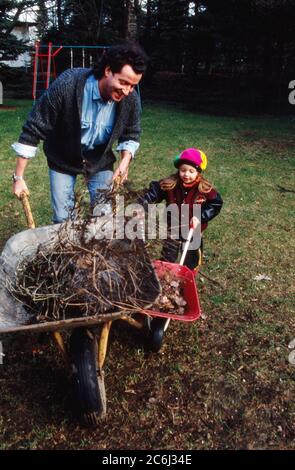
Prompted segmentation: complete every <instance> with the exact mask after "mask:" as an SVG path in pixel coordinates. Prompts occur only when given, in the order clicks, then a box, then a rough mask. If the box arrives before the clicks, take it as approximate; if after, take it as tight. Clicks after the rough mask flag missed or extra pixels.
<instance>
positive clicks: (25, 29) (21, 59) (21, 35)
mask: <svg viewBox="0 0 295 470" xmlns="http://www.w3.org/2000/svg"><path fill="white" fill-rule="evenodd" d="M11 34H14V36H16V37H17V39H21V40H22V41H25V42H26V44H28V45H29V46H33V45H34V42H35V40H36V36H37V30H36V23H33V22H30V21H18V22H17V23H16V25H15V26H14V28H13V30H12V32H11ZM1 63H2V64H5V65H8V66H9V67H24V68H27V67H30V65H31V55H30V52H29V51H26V52H24V53H22V54H20V55H19V56H18V57H17V59H15V60H2V61H1Z"/></svg>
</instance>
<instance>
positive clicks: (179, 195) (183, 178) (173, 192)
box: [139, 148, 222, 269]
mask: <svg viewBox="0 0 295 470" xmlns="http://www.w3.org/2000/svg"><path fill="white" fill-rule="evenodd" d="M174 166H175V167H176V168H177V169H178V172H177V173H176V174H174V175H172V176H169V177H168V178H164V179H161V180H160V181H152V182H151V184H150V188H149V190H148V191H147V192H146V193H145V194H144V196H143V197H142V198H141V199H140V200H139V203H140V204H142V205H143V206H144V208H145V209H147V205H148V204H152V203H159V202H161V201H163V200H165V201H166V204H167V206H168V205H169V204H173V203H174V204H175V203H176V204H177V206H178V207H179V209H181V205H182V204H188V206H189V224H190V226H193V227H194V228H196V226H197V223H198V220H197V219H196V218H195V217H193V206H194V204H201V232H203V231H204V230H205V229H206V228H207V225H208V222H209V221H210V220H212V219H213V218H214V217H216V215H217V214H218V213H219V212H220V209H221V207H222V199H221V196H220V194H218V192H217V191H216V190H215V189H214V188H213V187H212V185H211V184H210V183H209V182H208V181H207V180H205V179H204V178H203V176H202V171H203V170H205V169H206V166H207V157H206V155H205V154H204V152H202V151H201V150H198V149H195V148H189V149H186V150H184V151H183V152H182V153H181V154H180V155H178V156H177V157H176V158H175V160H174ZM179 212H180V213H181V211H179ZM176 223H177V222H176ZM181 223H182V220H181V217H180V218H179V220H178V224H179V225H181ZM172 224H175V220H173V221H171V220H170V221H169V219H168V239H167V240H165V242H164V245H163V249H162V260H164V261H170V262H172V263H174V262H176V260H177V257H178V254H179V249H180V246H181V244H182V242H183V241H184V240H183V239H182V238H181V237H179V239H178V240H175V239H172V238H171V229H172ZM202 250H203V246H202V243H201V244H200V247H199V248H198V249H197V250H189V251H188V252H187V255H186V259H185V262H184V264H185V265H186V266H188V267H189V268H190V269H196V268H197V267H198V266H199V265H200V264H201V254H202Z"/></svg>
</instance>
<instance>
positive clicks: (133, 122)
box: [19, 68, 141, 175]
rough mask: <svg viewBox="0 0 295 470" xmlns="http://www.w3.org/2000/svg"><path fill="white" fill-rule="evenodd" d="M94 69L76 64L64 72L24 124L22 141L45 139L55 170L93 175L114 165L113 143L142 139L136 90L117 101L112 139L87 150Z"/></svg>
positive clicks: (46, 149) (50, 162)
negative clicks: (86, 105)
mask: <svg viewBox="0 0 295 470" xmlns="http://www.w3.org/2000/svg"><path fill="white" fill-rule="evenodd" d="M91 73H92V70H91V69H82V68H76V69H71V70H66V71H65V72H64V73H62V74H61V75H60V76H59V77H58V78H57V79H56V80H55V81H54V82H53V83H52V85H51V86H50V87H49V89H48V90H47V91H46V92H45V93H44V94H43V95H42V96H41V98H40V99H39V100H38V101H37V103H36V104H35V106H34V108H33V110H32V112H31V113H30V115H29V117H28V120H27V121H26V123H25V124H24V126H23V131H22V133H21V135H20V137H19V142H20V143H22V144H26V145H32V146H35V147H36V146H37V145H38V144H39V141H40V140H44V152H45V155H46V157H47V161H48V166H49V168H51V169H52V170H56V171H59V172H61V173H67V174H73V175H76V174H79V173H84V174H88V175H91V174H93V173H96V172H97V171H99V170H106V169H112V167H113V163H114V161H115V160H116V157H115V155H114V153H113V152H112V144H113V143H114V142H115V141H118V142H119V143H121V142H125V141H127V140H134V141H136V142H139V137H140V132H141V129H140V103H139V98H138V95H137V93H136V92H133V93H131V94H129V95H128V96H127V97H125V98H124V99H123V100H122V101H121V102H120V103H118V104H117V109H116V118H115V124H114V128H113V132H112V134H111V137H110V140H109V142H108V143H106V144H104V145H99V146H97V147H95V148H94V149H93V150H90V151H87V150H85V149H83V148H82V146H81V113H82V100H83V91H84V85H85V81H86V79H87V78H88V77H89V75H90V74H91Z"/></svg>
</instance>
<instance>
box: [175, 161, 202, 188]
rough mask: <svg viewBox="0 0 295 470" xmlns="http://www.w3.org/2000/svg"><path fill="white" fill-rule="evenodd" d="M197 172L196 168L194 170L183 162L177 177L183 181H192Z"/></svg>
mask: <svg viewBox="0 0 295 470" xmlns="http://www.w3.org/2000/svg"><path fill="white" fill-rule="evenodd" d="M198 174H199V172H198V170H196V169H195V168H194V167H193V166H191V165H187V164H186V163H183V164H182V165H180V167H179V177H180V179H181V181H183V182H184V183H187V184H189V183H193V182H194V181H195V180H196V178H197V176H198Z"/></svg>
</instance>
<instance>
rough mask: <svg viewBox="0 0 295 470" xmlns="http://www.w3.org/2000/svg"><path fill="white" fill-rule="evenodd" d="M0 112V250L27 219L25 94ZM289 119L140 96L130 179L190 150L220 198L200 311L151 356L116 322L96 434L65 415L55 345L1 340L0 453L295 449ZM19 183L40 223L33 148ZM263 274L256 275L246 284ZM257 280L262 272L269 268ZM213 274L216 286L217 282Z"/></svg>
mask: <svg viewBox="0 0 295 470" xmlns="http://www.w3.org/2000/svg"><path fill="white" fill-rule="evenodd" d="M9 104H16V105H17V109H16V110H0V126H1V149H0V158H1V173H0V180H1V185H0V188H1V202H0V204H1V206H0V211H1V226H0V232H1V247H3V245H4V243H5V241H6V240H7V239H8V238H9V237H10V236H12V235H13V234H15V233H17V232H19V231H21V230H24V229H25V219H24V216H23V214H22V211H21V207H20V204H19V201H17V200H16V199H14V198H13V196H12V195H11V174H12V173H13V168H14V155H13V152H12V151H11V150H10V144H11V143H12V142H13V141H14V140H16V139H17V137H18V134H19V131H20V128H21V124H22V122H23V121H24V119H25V116H26V115H27V113H28V111H29V109H30V103H29V102H25V101H18V102H15V103H12V102H11V103H9ZM294 127H295V118H293V117H271V116H261V117H249V116H245V117H241V116H238V117H221V116H218V117H215V116H210V115H205V114H196V113H191V112H187V111H186V110H185V109H184V108H181V107H179V106H178V107H177V106H172V105H164V104H161V105H159V104H155V103H146V104H144V107H143V116H142V128H143V134H142V143H141V147H140V151H139V152H138V155H137V157H136V160H135V162H134V163H133V165H132V168H131V172H130V179H131V180H132V181H133V182H134V183H135V186H136V188H142V187H146V186H147V185H148V182H149V181H150V180H152V179H158V178H160V177H162V176H165V175H169V174H170V173H171V172H172V171H173V166H172V163H171V162H172V159H173V157H174V156H175V155H176V154H177V153H179V152H180V151H181V150H182V149H184V148H185V147H190V146H197V147H199V148H201V149H203V150H204V151H205V152H206V154H207V156H208V161H209V163H208V170H207V171H206V178H207V179H208V180H209V181H211V182H212V183H214V185H215V186H216V188H218V190H219V192H220V193H221V195H222V197H223V199H224V207H223V209H222V212H221V213H220V215H219V216H218V217H217V218H216V219H215V220H214V221H212V223H211V224H209V228H208V229H207V232H206V234H205V243H204V248H205V259H204V265H203V266H202V269H201V271H202V272H203V274H204V276H202V275H199V277H198V280H197V281H198V282H197V284H198V289H199V295H200V301H201V305H202V311H203V314H202V318H201V319H200V320H198V321H197V322H195V323H192V324H184V323H181V322H172V324H170V327H169V329H168V331H167V335H166V339H165V343H164V345H163V348H162V350H161V351H160V353H158V354H147V353H146V352H145V350H144V348H143V347H142V342H141V336H140V334H139V333H137V332H136V331H135V330H133V329H132V328H131V327H128V328H127V327H126V326H125V325H123V326H122V325H120V324H119V323H117V324H116V325H114V328H113V330H112V332H111V338H110V343H109V351H108V355H107V360H106V364H105V374H106V378H105V381H106V388H107V398H108V417H107V420H106V421H105V422H102V423H101V425H100V426H99V427H98V428H97V429H95V430H89V429H86V428H82V427H80V426H79V425H78V424H77V423H76V422H75V421H74V419H73V417H72V416H71V411H70V405H69V401H70V391H69V383H68V378H67V376H66V374H65V372H64V366H63V364H62V361H61V359H60V357H59V356H58V353H56V352H55V349H54V347H53V345H52V344H51V343H48V344H46V345H45V346H44V345H43V346H42V350H41V351H40V352H39V353H38V351H36V342H37V337H36V336H34V335H29V334H27V335H24V334H21V335H15V336H10V337H8V336H7V337H5V338H4V339H3V345H4V352H5V353H6V356H5V358H4V364H3V365H2V366H0V380H1V397H0V413H1V417H0V449H1V448H2V449H66V448H69V449H294V448H295V444H294V442H295V424H294V423H295V404H294V392H295V368H294V365H293V366H292V365H291V364H290V363H289V362H288V355H289V352H290V350H289V349H288V344H289V342H290V341H291V340H292V339H293V338H295V320H294V277H293V272H294V264H295V260H294V252H295V251H294V248H295V246H294V245H295V242H294V200H295V183H294V181H295V180H294V167H295V164H294V153H295V137H294ZM26 180H27V183H28V186H29V188H30V190H31V205H32V210H33V213H34V216H35V219H36V223H37V225H45V224H48V223H50V218H51V210H50V202H49V185H48V177H47V167H46V161H45V158H44V156H43V155H42V151H41V150H40V152H39V156H38V157H37V158H36V159H34V161H33V162H32V163H31V164H30V165H29V166H28V170H27V173H26ZM259 275H262V276H264V278H263V279H262V280H255V277H256V276H259ZM265 277H266V278H265ZM213 280H214V281H216V282H213Z"/></svg>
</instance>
